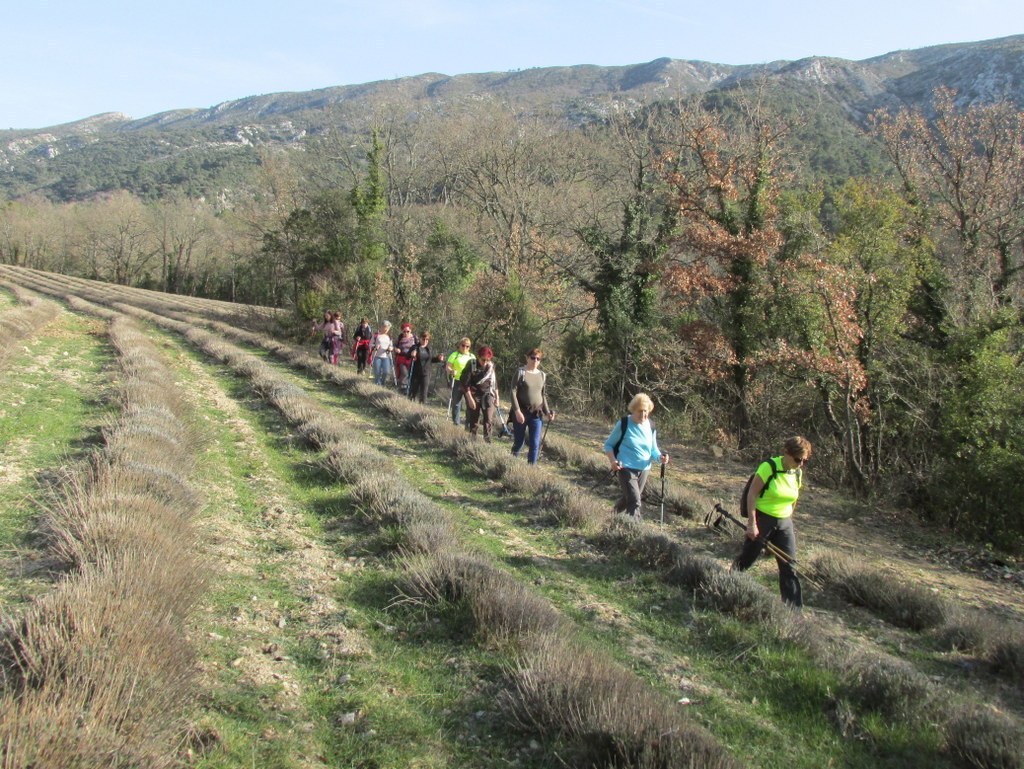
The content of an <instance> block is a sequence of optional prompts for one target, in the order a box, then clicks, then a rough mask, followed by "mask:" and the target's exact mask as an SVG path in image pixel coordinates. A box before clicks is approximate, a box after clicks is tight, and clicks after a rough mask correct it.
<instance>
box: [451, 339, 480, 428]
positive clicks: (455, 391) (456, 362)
mask: <svg viewBox="0 0 1024 769" xmlns="http://www.w3.org/2000/svg"><path fill="white" fill-rule="evenodd" d="M472 346H473V343H472V342H471V341H470V339H469V337H468V336H464V337H462V339H460V340H459V348H458V349H457V350H456V351H455V352H453V353H452V354H451V355H449V356H448V358H447V359H446V360H445V362H444V370H445V371H447V372H448V376H450V377H451V378H452V385H451V388H452V389H451V396H450V399H449V402H448V413H449V414H451V417H452V422H453V423H454V424H459V418H460V416H461V415H462V391H461V390H460V389H459V378H460V377H461V376H462V371H463V369H465V368H466V365H467V364H468V363H469V362H470V361H475V360H476V356H475V355H474V354H473V353H471V352H470V351H469V350H470V347H472Z"/></svg>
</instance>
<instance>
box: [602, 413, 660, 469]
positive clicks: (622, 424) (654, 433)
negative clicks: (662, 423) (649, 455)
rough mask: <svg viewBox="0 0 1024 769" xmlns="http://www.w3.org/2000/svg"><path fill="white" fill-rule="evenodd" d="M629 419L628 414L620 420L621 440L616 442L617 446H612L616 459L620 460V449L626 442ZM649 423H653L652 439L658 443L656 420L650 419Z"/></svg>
mask: <svg viewBox="0 0 1024 769" xmlns="http://www.w3.org/2000/svg"><path fill="white" fill-rule="evenodd" d="M628 419H629V414H626V416H624V417H623V418H622V419H620V420H619V439H618V440H617V441H615V445H614V446H612V453H613V454H614V455H615V458H616V459H618V458H619V449H620V448H621V447H622V442H623V441H624V440H626V427H627V425H628V424H629V422H628V421H627V420H628ZM647 421H648V422H650V423H651V437H652V439H653V440H654V442H655V443H657V441H658V431H657V430H655V429H654V420H653V419H650V418H648V419H647Z"/></svg>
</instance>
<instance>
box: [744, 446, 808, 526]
mask: <svg viewBox="0 0 1024 769" xmlns="http://www.w3.org/2000/svg"><path fill="white" fill-rule="evenodd" d="M765 462H767V463H768V464H769V465H770V466H771V468H772V472H771V475H769V476H768V480H766V481H765V482H764V487H762V489H761V493H760V494H758V495H757V497H758V499H760V498H761V497H763V496H764V493H765V492H766V491H768V486H769V485H770V484H771V482H772V481H773V480H775V476H776V475H778V474H779V473H781V472H782V468H780V467H779V466H778V465H777V464H775V459H774V458H772V457H768V459H766V460H765ZM761 464H764V463H761ZM761 464H758V467H760V466H761ZM796 473H797V481H796V483H797V486H801V485H802V482H803V477H802V476H803V473H801V472H800V471H799V470H797V471H796ZM756 476H757V470H754V472H752V473H751V474H750V477H749V478H747V482H746V483H745V484H743V496H741V497H740V515H741V516H742V517H743V518H747V517H749V516H750V510H748V509H747V495H748V494H749V493H750V484H752V483H753V482H754V478H755V477H756Z"/></svg>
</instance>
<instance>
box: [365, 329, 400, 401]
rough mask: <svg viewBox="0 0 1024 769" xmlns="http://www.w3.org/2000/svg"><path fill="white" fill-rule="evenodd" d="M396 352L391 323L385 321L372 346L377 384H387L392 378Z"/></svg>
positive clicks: (374, 376)
mask: <svg viewBox="0 0 1024 769" xmlns="http://www.w3.org/2000/svg"><path fill="white" fill-rule="evenodd" d="M394 352H395V343H394V340H392V339H391V321H390V320H385V321H382V322H381V324H380V328H379V329H377V333H376V334H374V335H373V342H372V344H371V345H370V353H371V354H372V355H373V364H372V365H373V381H374V383H376V384H379V385H383V384H385V383H386V382H387V381H388V380H389V379H390V378H391V376H392V371H393V370H394V369H393V366H394V360H393V357H392V356H393V355H394Z"/></svg>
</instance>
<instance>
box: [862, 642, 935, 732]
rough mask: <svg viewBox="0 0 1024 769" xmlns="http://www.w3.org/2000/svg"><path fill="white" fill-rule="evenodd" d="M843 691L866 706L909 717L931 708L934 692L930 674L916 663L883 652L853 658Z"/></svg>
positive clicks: (865, 707)
mask: <svg viewBox="0 0 1024 769" xmlns="http://www.w3.org/2000/svg"><path fill="white" fill-rule="evenodd" d="M842 692H843V694H844V696H846V697H847V698H849V699H850V700H851V701H852V702H854V703H856V704H857V705H858V706H859V707H860V708H862V709H865V710H873V711H875V712H877V713H881V714H882V715H884V716H887V717H891V718H900V719H907V720H914V719H916V718H918V717H919V716H921V715H922V713H926V712H928V710H929V709H930V707H931V706H932V704H933V694H934V690H933V687H932V685H931V683H930V682H929V681H928V678H927V677H926V676H925V675H924V674H923V673H920V672H918V671H917V669H916V668H914V666H913V665H911V664H910V663H908V662H906V661H904V660H900V659H896V658H894V657H889V656H882V655H860V656H857V657H854V658H852V659H850V660H849V661H848V662H847V663H846V666H845V670H844V671H843V683H842Z"/></svg>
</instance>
